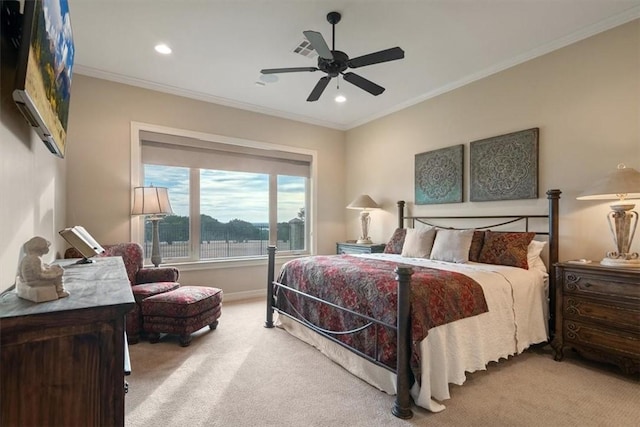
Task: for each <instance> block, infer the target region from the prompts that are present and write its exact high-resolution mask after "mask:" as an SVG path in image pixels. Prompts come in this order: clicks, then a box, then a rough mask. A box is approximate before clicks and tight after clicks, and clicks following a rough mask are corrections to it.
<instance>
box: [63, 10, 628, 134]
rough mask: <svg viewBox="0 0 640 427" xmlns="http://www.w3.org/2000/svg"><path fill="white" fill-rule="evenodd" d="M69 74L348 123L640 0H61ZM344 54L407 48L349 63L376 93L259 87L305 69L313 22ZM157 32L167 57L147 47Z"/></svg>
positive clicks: (589, 31)
mask: <svg viewBox="0 0 640 427" xmlns="http://www.w3.org/2000/svg"><path fill="white" fill-rule="evenodd" d="M69 8H70V14H71V23H72V28H73V34H74V41H75V46H76V56H75V66H74V73H79V74H85V75H89V76H94V77H99V78H104V79H108V80H114V81H117V82H122V83H127V84H132V85H136V86H141V87H146V88H151V89H155V90H160V91H164V92H169V93H174V94H178V95H183V96H187V97H191V98H196V99H200V100H205V101H210V102H214V103H218V104H223V105H228V106H233V107H238V108H243V109H246V110H251V111H258V112H264V113H267V114H272V115H276V116H280V117H286V118H291V119H295V120H300V121H304V122H308V123H314V124H319V125H323V126H328V127H332V128H336V129H349V128H352V127H355V126H358V125H360V124H363V123H366V122H368V121H370V120H373V119H375V118H378V117H381V116H384V115H386V114H389V113H391V112H394V111H397V110H400V109H402V108H405V107H407V106H409V105H413V104H415V103H417V102H420V101H423V100H425V99H428V98H430V97H433V96H435V95H438V94H441V93H443V92H446V91H448V90H451V89H454V88H456V87H460V86H462V85H464V84H467V83H469V82H472V81H474V80H477V79H479V78H482V77H485V76H487V75H490V74H492V73H495V72H497V71H500V70H503V69H505V68H508V67H510V66H513V65H516V64H519V63H521V62H524V61H526V60H529V59H531V58H534V57H536V56H539V55H542V54H544V53H547V52H550V51H552V50H555V49H558V48H561V47H563V46H566V45H568V44H570V43H573V42H575V41H578V40H581V39H583V38H586V37H588V36H591V35H593V34H596V33H598V32H601V31H604V30H607V29H609V28H612V27H615V26H617V25H621V24H623V23H625V22H628V21H630V20H632V19H636V18H639V17H640V0H426V1H417V0H416V1H408V0H386V1H374V0H370V1H366V0H343V1H333V0H327V1H321V0H316V1H312V0H254V1H249V0H69ZM334 10H335V11H338V12H340V13H341V14H342V20H341V22H340V23H338V24H337V25H336V41H335V45H336V46H335V47H336V49H337V50H342V51H344V52H346V53H347V54H348V55H349V56H350V57H351V58H354V57H357V56H360V55H364V54H367V53H371V52H375V51H378V50H383V49H387V48H390V47H394V46H400V47H401V48H402V49H403V50H404V51H405V58H404V59H402V60H397V61H393V62H387V63H382V64H375V65H370V66H366V67H362V68H358V69H357V70H354V71H355V72H356V73H357V74H359V75H361V76H362V77H365V78H367V79H369V80H371V81H373V82H375V83H377V84H379V85H381V86H383V87H385V88H386V91H385V92H384V93H383V94H381V95H379V96H377V97H376V96H372V95H370V94H369V93H367V92H364V91H363V90H361V89H359V88H357V87H355V86H353V85H351V84H350V83H348V82H343V81H342V80H340V91H341V92H342V93H344V94H345V96H346V97H347V98H348V100H347V102H345V103H343V104H337V103H335V102H334V100H333V98H334V96H335V95H336V93H337V92H338V89H337V88H336V79H333V80H332V81H331V83H330V84H329V86H328V87H327V88H326V90H325V92H324V94H323V96H322V97H321V98H320V100H318V101H317V102H307V101H306V99H307V96H308V95H309V93H310V92H311V90H312V89H313V87H314V86H315V84H316V82H317V81H318V79H319V78H320V77H322V76H324V75H325V74H324V73H322V72H320V71H318V72H314V73H309V72H304V73H287V74H280V75H278V77H279V78H278V81H277V82H275V83H266V84H265V85H264V86H260V85H256V81H259V79H260V70H261V69H262V68H282V67H312V66H315V65H316V59H309V58H306V57H303V56H300V55H298V54H294V53H293V49H294V48H295V47H296V46H297V45H298V44H299V43H300V42H301V41H303V35H302V31H303V30H316V31H320V32H321V33H322V34H323V35H324V38H325V40H327V43H328V44H329V46H330V47H331V25H330V24H329V23H328V22H327V20H326V15H327V13H328V12H330V11H334ZM159 42H164V43H166V44H168V45H169V46H170V47H171V48H172V49H173V54H171V55H170V56H161V55H159V54H157V53H156V52H155V51H154V49H153V48H154V45H156V44H157V43H159Z"/></svg>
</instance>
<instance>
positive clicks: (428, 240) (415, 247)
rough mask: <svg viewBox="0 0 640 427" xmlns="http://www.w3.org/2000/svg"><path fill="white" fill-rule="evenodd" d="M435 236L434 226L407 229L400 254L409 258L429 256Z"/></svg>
mask: <svg viewBox="0 0 640 427" xmlns="http://www.w3.org/2000/svg"><path fill="white" fill-rule="evenodd" d="M435 236H436V229H435V228H410V229H408V230H407V235H406V236H405V238H404V245H402V253H401V255H402V256H404V257H410V258H429V254H430V253H431V247H432V246H433V239H434V237H435Z"/></svg>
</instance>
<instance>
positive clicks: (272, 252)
mask: <svg viewBox="0 0 640 427" xmlns="http://www.w3.org/2000/svg"><path fill="white" fill-rule="evenodd" d="M267 254H268V259H269V261H268V266H267V320H266V321H265V322H264V327H265V328H273V303H274V301H273V280H274V278H275V267H276V246H275V245H269V246H268V247H267Z"/></svg>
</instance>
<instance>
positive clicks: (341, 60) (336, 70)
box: [318, 50, 349, 77]
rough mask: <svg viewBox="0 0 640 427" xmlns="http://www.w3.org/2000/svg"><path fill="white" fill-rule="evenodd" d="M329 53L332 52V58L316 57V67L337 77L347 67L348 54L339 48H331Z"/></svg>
mask: <svg viewBox="0 0 640 427" xmlns="http://www.w3.org/2000/svg"><path fill="white" fill-rule="evenodd" d="M331 53H333V59H325V58H321V57H318V68H319V69H320V70H321V71H324V72H325V73H327V74H328V75H330V76H331V77H337V76H338V74H340V73H342V72H343V71H344V70H346V69H347V68H348V66H347V62H348V61H349V56H347V54H346V53H344V52H341V51H339V50H332V51H331Z"/></svg>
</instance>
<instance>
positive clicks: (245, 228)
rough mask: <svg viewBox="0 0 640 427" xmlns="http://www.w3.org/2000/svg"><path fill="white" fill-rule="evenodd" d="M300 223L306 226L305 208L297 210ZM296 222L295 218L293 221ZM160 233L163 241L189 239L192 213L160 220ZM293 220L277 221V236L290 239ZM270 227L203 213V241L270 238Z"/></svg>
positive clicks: (149, 231)
mask: <svg viewBox="0 0 640 427" xmlns="http://www.w3.org/2000/svg"><path fill="white" fill-rule="evenodd" d="M297 219H298V220H299V221H297V223H298V224H300V225H302V227H304V209H301V210H300V212H299V213H298V218H297ZM294 223H295V222H294ZM158 225H159V227H158V234H159V238H160V241H161V242H167V243H168V244H172V243H173V242H186V241H188V240H189V217H188V216H178V215H169V216H166V217H165V218H164V219H163V220H162V221H160V223H159V224H158ZM291 230H292V224H291V223H290V222H280V223H278V240H280V241H285V242H287V241H289V239H290V238H291V237H292V236H291V234H292V231H291ZM151 239H152V227H151V223H146V224H145V240H147V241H151ZM268 239H269V227H268V226H267V225H265V226H256V225H254V224H252V223H250V222H248V221H244V220H241V219H237V218H236V219H232V220H231V221H229V222H227V223H223V222H220V221H218V220H217V219H215V218H212V217H211V216H209V215H205V214H201V215H200V242H201V243H202V242H206V243H208V242H210V241H225V242H227V243H228V242H246V241H249V240H268Z"/></svg>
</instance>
